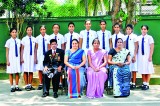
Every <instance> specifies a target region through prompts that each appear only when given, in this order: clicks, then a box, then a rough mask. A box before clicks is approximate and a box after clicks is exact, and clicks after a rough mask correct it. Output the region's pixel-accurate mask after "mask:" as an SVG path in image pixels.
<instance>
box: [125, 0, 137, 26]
mask: <svg viewBox="0 0 160 106" xmlns="http://www.w3.org/2000/svg"><path fill="white" fill-rule="evenodd" d="M125 3H126V8H127V14H128V17H127V19H126V25H127V24H134V18H135V14H134V12H135V6H136V5H135V0H128V2H125Z"/></svg>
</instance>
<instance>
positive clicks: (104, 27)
mask: <svg viewBox="0 0 160 106" xmlns="http://www.w3.org/2000/svg"><path fill="white" fill-rule="evenodd" d="M100 27H101V29H102V30H105V29H106V23H105V22H101V23H100Z"/></svg>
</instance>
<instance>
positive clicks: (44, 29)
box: [40, 27, 46, 35]
mask: <svg viewBox="0 0 160 106" xmlns="http://www.w3.org/2000/svg"><path fill="white" fill-rule="evenodd" d="M40 32H41V35H45V33H46V28H45V27H41V28H40Z"/></svg>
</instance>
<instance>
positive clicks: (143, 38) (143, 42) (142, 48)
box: [142, 37, 144, 55]
mask: <svg viewBox="0 0 160 106" xmlns="http://www.w3.org/2000/svg"><path fill="white" fill-rule="evenodd" d="M142 55H144V37H143V38H142Z"/></svg>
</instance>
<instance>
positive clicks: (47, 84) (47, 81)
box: [43, 72, 60, 93]
mask: <svg viewBox="0 0 160 106" xmlns="http://www.w3.org/2000/svg"><path fill="white" fill-rule="evenodd" d="M51 80H52V86H53V92H58V88H59V81H60V72H58V73H57V74H55V75H54V77H53V78H48V76H47V75H46V74H43V93H45V92H49V89H50V82H51Z"/></svg>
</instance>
